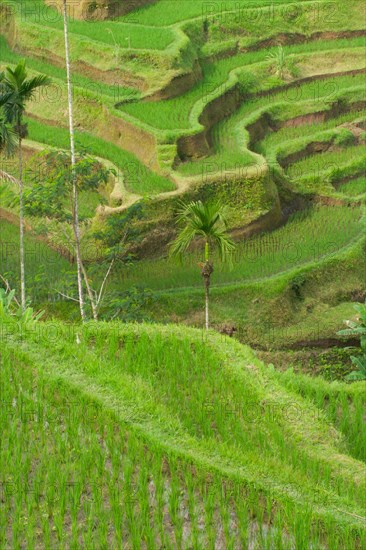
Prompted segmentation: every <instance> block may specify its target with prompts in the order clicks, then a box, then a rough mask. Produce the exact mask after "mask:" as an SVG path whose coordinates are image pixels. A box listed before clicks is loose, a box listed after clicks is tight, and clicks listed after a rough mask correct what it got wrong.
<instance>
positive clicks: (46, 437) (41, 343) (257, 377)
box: [0, 318, 365, 550]
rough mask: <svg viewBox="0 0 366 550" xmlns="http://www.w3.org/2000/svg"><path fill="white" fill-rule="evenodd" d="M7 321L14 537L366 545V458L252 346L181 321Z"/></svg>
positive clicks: (4, 414) (8, 484)
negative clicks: (35, 323)
mask: <svg viewBox="0 0 366 550" xmlns="http://www.w3.org/2000/svg"><path fill="white" fill-rule="evenodd" d="M6 322H7V324H6V329H5V332H4V335H3V348H2V357H1V360H2V368H1V371H0V373H1V385H2V388H3V393H2V395H3V403H4V404H5V406H4V407H2V409H1V417H0V420H1V425H2V442H3V444H2V453H1V455H0V460H1V465H2V468H1V472H2V476H3V477H2V480H3V484H2V487H3V488H5V489H8V493H5V491H4V493H5V494H4V497H3V499H2V507H3V510H4V512H5V514H4V515H3V519H4V521H3V522H2V523H1V525H0V538H1V542H2V545H3V546H4V545H5V546H6V545H7V544H8V543H9V541H10V538H9V537H11V540H12V544H13V545H14V544H18V545H20V544H24V543H25V542H26V543H27V546H32V545H35V544H37V545H43V544H44V545H46V546H47V545H48V546H55V545H60V544H61V545H66V546H68V545H73V544H74V543H75V542H76V541H78V544H81V545H83V546H87V547H90V546H92V547H104V546H106V545H108V546H109V547H111V546H112V547H117V548H122V547H136V544H141V542H142V541H146V543H147V544H149V545H150V546H151V547H154V545H157V546H158V547H161V546H162V545H163V544H164V545H165V546H168V545H169V546H173V547H176V546H181V545H182V547H190V546H193V547H210V548H211V547H213V546H212V542H213V541H214V540H215V539H216V537H217V536H218V533H219V532H220V531H221V532H223V535H222V536H223V537H224V538H223V540H224V541H225V544H226V545H234V544H241V545H242V546H243V547H247V545H248V544H249V543H254V544H255V546H256V547H259V548H263V547H266V545H268V547H270V546H271V544H272V545H273V544H274V545H275V547H276V548H283V549H284V550H289V549H290V548H293V547H294V544H296V546H297V547H306V546H304V544H305V543H306V544H312V545H313V546H314V547H315V548H320V547H321V546H322V544H327V545H329V546H330V547H332V548H334V549H336V550H338V549H339V550H340V549H341V548H345V547H347V548H358V547H362V544H363V543H364V539H365V532H364V528H363V524H362V520H361V519H359V518H358V517H357V516H361V517H363V515H364V509H363V507H364V498H363V496H364V489H365V488H364V473H365V467H364V465H363V464H362V463H361V462H360V461H357V460H355V459H353V458H352V457H351V456H350V455H349V454H347V452H348V450H347V446H346V444H345V442H344V441H343V438H342V435H341V433H340V432H339V431H337V430H336V429H334V427H333V426H332V425H331V423H330V422H329V420H328V419H327V418H326V415H325V414H324V413H323V412H322V411H321V410H320V409H319V408H317V407H316V406H315V405H314V404H312V403H311V400H310V399H304V398H302V397H300V396H299V395H298V394H296V393H295V392H294V391H290V390H288V389H286V385H285V384H284V383H282V382H281V381H280V380H278V379H276V377H275V375H274V373H273V372H272V371H269V370H268V369H267V368H266V367H265V366H264V365H263V364H262V363H261V362H260V361H258V359H256V357H255V356H254V354H253V352H252V351H251V350H250V349H249V348H247V347H243V346H241V345H239V344H237V343H235V342H233V341H230V340H225V339H224V340H222V339H221V337H220V336H217V335H216V336H215V335H213V334H212V335H208V336H205V337H203V335H202V334H201V333H200V332H199V331H194V330H192V329H190V330H188V329H183V328H182V327H174V326H171V327H165V328H164V327H159V326H155V327H151V326H150V327H149V326H146V325H142V326H133V325H121V324H109V325H107V324H99V325H94V324H92V323H91V324H89V325H86V326H84V327H81V326H72V325H62V324H60V323H52V324H40V325H38V327H29V328H28V330H27V328H26V327H23V329H22V332H21V333H20V332H19V329H17V328H16V325H15V324H14V323H12V322H11V320H10V319H9V318H6ZM76 334H78V335H79V340H80V344H79V345H78V344H76ZM55 335H57V337H56V336H55ZM101 362H102V363H103V369H101V368H100V365H101ZM188 387H189V391H187V388H188ZM14 433H17V437H14ZM24 452H26V453H27V460H26V461H24V460H23V459H24ZM10 456H11V457H12V458H11V460H9V458H10ZM163 465H164V466H163ZM164 486H165V489H164ZM9 490H12V492H11V494H10V496H9ZM151 491H153V494H155V498H153V496H152V493H151ZM230 513H234V514H235V515H236V517H237V522H235V523H237V524H238V527H235V523H234V524H232V523H231V522H230V519H229V518H230ZM24 515H26V517H27V522H24V521H22V518H23V516H24ZM184 518H185V519H184ZM253 521H256V522H257V524H258V526H259V529H258V531H257V533H256V534H253V533H252V532H251V530H252V522H253ZM202 522H203V524H202ZM271 524H272V526H273V529H270V530H269V533H268V535H266V526H269V525H271ZM183 527H184V528H185V529H183ZM285 531H286V533H287V534H285ZM184 533H185V534H184ZM184 537H185V538H184ZM272 537H273V538H272ZM271 538H272V542H271V543H270V539H271ZM107 540H108V543H107ZM91 541H93V542H91ZM159 541H160V543H159Z"/></svg>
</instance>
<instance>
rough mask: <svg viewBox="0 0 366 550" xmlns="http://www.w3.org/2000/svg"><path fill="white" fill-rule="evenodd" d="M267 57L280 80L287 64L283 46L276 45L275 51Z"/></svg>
mask: <svg viewBox="0 0 366 550" xmlns="http://www.w3.org/2000/svg"><path fill="white" fill-rule="evenodd" d="M267 59H268V60H269V61H271V62H273V65H274V70H275V75H276V76H278V77H279V78H280V79H281V80H282V79H283V77H284V75H285V70H286V68H287V66H288V59H287V54H286V52H285V50H284V48H283V46H278V49H277V51H275V52H271V53H270V54H268V56H267Z"/></svg>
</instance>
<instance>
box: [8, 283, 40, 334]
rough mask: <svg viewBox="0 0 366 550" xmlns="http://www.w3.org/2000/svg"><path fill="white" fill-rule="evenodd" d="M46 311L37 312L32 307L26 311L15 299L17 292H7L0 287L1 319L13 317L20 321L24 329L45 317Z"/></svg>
mask: <svg viewBox="0 0 366 550" xmlns="http://www.w3.org/2000/svg"><path fill="white" fill-rule="evenodd" d="M43 315H44V311H38V312H35V311H34V310H33V308H32V307H27V308H26V309H25V310H24V311H23V309H22V307H21V306H20V305H19V302H18V301H17V299H16V297H15V290H14V289H13V290H10V289H9V290H6V289H4V288H2V287H0V318H3V319H6V317H8V316H13V317H15V318H16V319H18V320H19V322H20V323H21V324H22V325H23V326H24V327H29V326H31V325H32V324H33V323H36V322H37V321H39V320H40V319H41V317H43Z"/></svg>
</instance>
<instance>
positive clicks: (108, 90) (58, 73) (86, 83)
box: [0, 36, 140, 103]
mask: <svg viewBox="0 0 366 550" xmlns="http://www.w3.org/2000/svg"><path fill="white" fill-rule="evenodd" d="M0 49H1V60H0V61H1V63H4V64H12V65H15V64H17V63H18V62H19V61H20V60H21V59H24V56H22V55H20V54H19V53H16V52H14V51H13V50H11V49H10V48H9V46H8V44H7V42H6V40H5V38H4V37H3V36H0ZM27 67H29V69H31V70H33V71H37V72H39V73H43V74H46V75H48V76H50V77H51V78H55V79H59V80H63V81H66V69H64V68H62V67H57V66H56V65H52V64H51V63H47V62H46V61H45V60H40V59H32V58H31V57H27ZM72 82H73V84H74V85H75V86H78V87H79V88H81V89H83V90H85V93H90V92H91V93H94V94H97V95H98V96H106V97H108V98H109V99H112V100H113V101H114V102H116V103H117V102H118V101H123V100H126V99H137V98H138V97H139V95H140V93H139V92H138V91H137V90H135V89H133V88H128V87H124V86H120V85H115V86H113V85H108V84H105V83H104V82H101V81H96V80H92V79H90V78H88V77H86V76H83V75H81V74H79V73H77V72H76V71H74V72H73V75H72Z"/></svg>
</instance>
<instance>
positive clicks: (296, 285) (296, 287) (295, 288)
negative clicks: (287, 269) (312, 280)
mask: <svg viewBox="0 0 366 550" xmlns="http://www.w3.org/2000/svg"><path fill="white" fill-rule="evenodd" d="M305 283H306V277H305V275H303V274H302V273H300V274H299V275H295V277H293V278H292V279H291V281H290V289H291V291H292V292H293V293H294V294H295V296H296V298H297V299H298V300H303V299H304V297H303V294H302V291H303V287H304V285H305Z"/></svg>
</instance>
